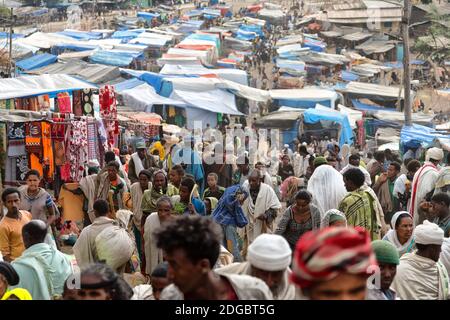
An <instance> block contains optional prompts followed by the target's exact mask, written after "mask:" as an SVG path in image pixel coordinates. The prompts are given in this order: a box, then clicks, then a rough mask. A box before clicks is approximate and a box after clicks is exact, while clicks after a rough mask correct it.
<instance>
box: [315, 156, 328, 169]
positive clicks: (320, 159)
mask: <svg viewBox="0 0 450 320" xmlns="http://www.w3.org/2000/svg"><path fill="white" fill-rule="evenodd" d="M313 163H314V167H317V166H320V165H322V164H327V163H328V161H327V159H325V157H317V158H315V159H314V162H313Z"/></svg>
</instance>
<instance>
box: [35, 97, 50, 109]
mask: <svg viewBox="0 0 450 320" xmlns="http://www.w3.org/2000/svg"><path fill="white" fill-rule="evenodd" d="M37 99H38V104H39V110H40V111H44V112H47V111H50V98H49V96H48V95H47V94H45V95H43V96H39V97H37Z"/></svg>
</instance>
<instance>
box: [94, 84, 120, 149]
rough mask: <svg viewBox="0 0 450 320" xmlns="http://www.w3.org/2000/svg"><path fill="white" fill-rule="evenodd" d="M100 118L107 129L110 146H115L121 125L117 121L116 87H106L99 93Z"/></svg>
mask: <svg viewBox="0 0 450 320" xmlns="http://www.w3.org/2000/svg"><path fill="white" fill-rule="evenodd" d="M99 102H100V116H101V117H102V118H103V121H104V123H105V127H106V133H107V139H108V145H109V146H113V145H114V143H115V141H116V136H117V135H118V134H119V123H118V121H116V119H117V104H116V94H115V92H114V87H112V86H109V85H107V86H104V87H103V88H100V91H99Z"/></svg>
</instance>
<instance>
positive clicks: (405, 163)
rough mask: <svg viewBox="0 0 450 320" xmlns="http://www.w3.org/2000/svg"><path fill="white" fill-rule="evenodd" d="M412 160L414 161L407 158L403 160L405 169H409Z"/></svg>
mask: <svg viewBox="0 0 450 320" xmlns="http://www.w3.org/2000/svg"><path fill="white" fill-rule="evenodd" d="M411 160H413V158H406V159H404V160H403V165H404V166H405V167H407V166H408V163H410V162H411Z"/></svg>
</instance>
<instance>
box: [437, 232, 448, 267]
mask: <svg viewBox="0 0 450 320" xmlns="http://www.w3.org/2000/svg"><path fill="white" fill-rule="evenodd" d="M441 250H442V251H441V256H440V258H439V261H440V262H441V263H442V264H443V265H444V266H445V268H446V269H447V272H448V273H449V274H450V238H444V242H442V247H441Z"/></svg>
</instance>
